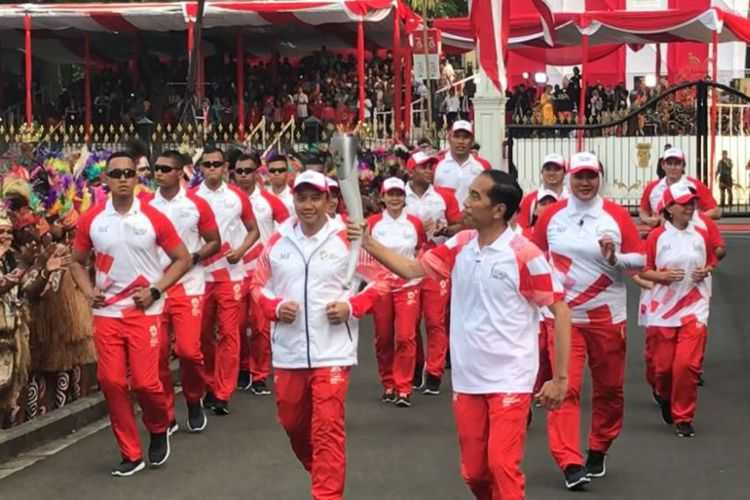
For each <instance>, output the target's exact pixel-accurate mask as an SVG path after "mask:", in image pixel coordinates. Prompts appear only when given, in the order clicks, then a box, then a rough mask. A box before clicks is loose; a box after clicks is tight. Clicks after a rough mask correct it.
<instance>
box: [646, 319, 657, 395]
mask: <svg viewBox="0 0 750 500" xmlns="http://www.w3.org/2000/svg"><path fill="white" fill-rule="evenodd" d="M658 330H659V329H658V328H653V327H647V328H646V338H645V339H644V340H645V345H644V346H643V361H644V363H645V365H646V382H648V385H650V386H651V390H652V391H654V392H656V375H655V373H654V343H655V342H654V341H655V338H656V334H657V333H658ZM657 394H658V393H657Z"/></svg>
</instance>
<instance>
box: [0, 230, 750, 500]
mask: <svg viewBox="0 0 750 500" xmlns="http://www.w3.org/2000/svg"><path fill="white" fill-rule="evenodd" d="M729 249H730V256H729V257H728V258H727V260H726V261H725V263H724V265H723V266H722V269H721V270H720V271H719V272H717V275H716V278H715V295H714V301H713V304H714V307H713V310H712V320H711V338H710V343H709V350H708V356H707V358H706V379H707V384H706V387H705V388H703V389H701V392H700V403H699V410H698V411H699V412H698V416H697V419H696V422H695V425H696V430H697V432H698V435H697V437H696V438H695V439H693V440H685V439H683V440H680V439H677V438H675V437H674V436H673V434H672V432H671V430H670V429H669V428H668V427H667V426H665V425H664V424H662V423H661V420H660V418H659V416H658V413H657V410H656V408H655V406H654V403H653V402H652V401H651V398H650V395H649V392H648V390H647V388H646V385H645V383H644V381H643V375H642V373H643V363H642V359H641V355H642V340H643V336H642V333H641V332H640V331H639V330H638V329H636V328H635V327H633V328H631V330H630V354H629V362H628V372H627V381H626V382H627V387H626V419H625V429H624V430H623V433H622V435H621V437H620V440H619V441H618V442H617V443H616V444H615V446H614V447H613V449H612V450H611V454H610V459H609V462H608V466H609V475H608V476H607V477H606V478H604V479H602V480H599V481H597V482H596V483H594V484H592V485H591V486H590V488H589V491H588V493H583V494H579V495H580V496H581V497H584V498H589V499H591V498H596V499H599V498H606V499H612V500H615V499H617V500H620V499H621V500H626V499H627V500H631V499H645V500H648V499H657V498H658V499H660V500H671V499H674V500H714V499H721V500H740V499H742V500H745V499H747V498H750V494H749V493H748V486H747V484H748V482H747V474H748V472H750V426H749V425H748V424H747V422H748V417H750V402H749V399H748V396H750V377H748V373H747V367H748V366H750V340H748V337H747V335H746V327H745V326H746V322H745V320H744V319H745V317H744V314H743V313H744V312H745V311H747V310H748V309H749V308H750V300H748V295H747V290H748V287H747V284H748V283H750V265H749V264H748V256H750V237H747V236H745V237H731V238H729ZM631 292H632V290H631ZM634 297H635V295H632V294H631V310H632V311H631V312H632V313H634V312H635V311H634V305H635V301H634V300H632V299H633V298H634ZM632 317H635V316H634V315H633V316H632ZM370 331H371V330H370V327H369V324H368V326H367V327H365V328H363V335H362V342H361V344H362V345H361V348H360V349H361V350H360V357H361V365H360V366H359V367H358V368H357V369H356V370H355V372H354V376H353V382H352V385H351V389H350V393H349V399H348V407H347V410H348V414H349V418H348V433H349V442H348V453H349V470H348V478H347V498H348V499H354V500H389V499H394V500H396V499H398V500H426V499H430V500H457V499H469V498H471V496H470V494H469V493H468V490H467V489H466V488H465V487H464V485H463V482H462V481H461V478H460V476H459V469H458V451H457V446H456V437H455V431H454V425H453V420H452V416H451V412H450V393H449V392H448V391H444V392H443V394H442V395H441V396H440V397H438V398H429V397H417V398H416V401H415V405H414V406H413V407H412V408H411V409H397V408H394V407H391V406H384V405H382V404H381V403H379V401H378V396H379V395H380V390H379V388H378V384H377V382H376V377H375V373H376V372H375V366H374V357H373V352H372V347H371V342H370V339H371V333H370ZM587 391H588V389H587ZM232 404H233V413H232V415H230V416H229V417H222V418H219V417H211V419H210V423H209V428H208V429H207V431H206V432H205V433H203V434H201V435H188V434H185V433H179V434H177V435H176V437H175V438H174V440H173V456H172V458H171V459H170V461H169V463H168V465H167V466H166V467H165V468H164V469H161V470H158V471H147V472H144V473H141V474H139V475H137V476H136V477H133V478H129V479H113V478H110V477H109V469H110V467H111V466H112V465H113V464H115V463H116V462H117V461H119V457H118V453H117V451H116V448H115V444H114V439H113V438H112V436H111V433H110V430H109V429H105V430H103V431H101V432H98V433H96V434H94V435H92V436H90V437H88V438H85V439H83V440H81V441H80V442H78V443H77V444H75V445H73V446H71V447H70V448H67V449H65V450H63V451H62V452H60V453H58V454H56V455H54V456H52V457H50V458H48V459H46V460H44V461H41V462H39V463H37V464H36V465H33V466H31V467H29V468H27V469H25V470H23V471H21V472H19V473H16V474H14V475H12V476H10V477H9V478H7V479H5V480H2V481H0V492H1V493H0V495H1V497H2V499H3V500H35V499H40V500H49V499H60V500H65V499H77V500H94V499H96V500H99V499H103V498H107V499H112V500H114V499H127V500H140V499H160V500H173V499H186V500H188V499H201V500H203V499H206V498H211V499H217V500H218V499H235V498H236V499H243V500H266V499H268V500H270V499H280V500H299V499H304V498H309V496H308V481H307V477H306V475H305V473H304V472H303V470H302V468H301V467H300V466H299V465H298V463H297V462H296V460H295V458H294V456H293V455H292V453H291V451H290V449H289V447H288V444H287V441H286V438H285V435H284V434H283V432H282V431H281V429H280V427H279V426H278V424H277V423H276V421H275V418H274V404H273V400H272V399H270V398H257V397H253V396H251V395H249V394H245V393H243V394H237V395H236V397H235V399H234V400H233V403H232ZM183 416H184V412H181V414H180V418H181V419H182V418H183ZM525 469H526V473H527V483H528V498H529V499H559V498H568V497H572V496H573V495H575V494H573V493H566V492H564V491H563V490H562V485H561V477H560V473H559V472H558V471H557V470H556V468H555V466H554V465H553V462H552V460H551V459H550V457H549V455H548V453H547V448H546V437H545V429H544V416H543V414H542V412H539V413H538V415H537V418H536V420H535V422H534V425H533V427H532V428H531V431H530V435H529V439H528V445H527V454H526V462H525Z"/></svg>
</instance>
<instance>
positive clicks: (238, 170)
mask: <svg viewBox="0 0 750 500" xmlns="http://www.w3.org/2000/svg"><path fill="white" fill-rule="evenodd" d="M256 170H257V168H249V167H248V168H235V169H234V173H235V174H238V175H250V174H254V173H255V171H256Z"/></svg>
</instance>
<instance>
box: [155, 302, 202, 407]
mask: <svg viewBox="0 0 750 500" xmlns="http://www.w3.org/2000/svg"><path fill="white" fill-rule="evenodd" d="M202 314H203V297H202V296H192V297H188V296H183V297H167V299H166V301H165V304H164V312H163V313H162V316H161V322H162V323H161V326H162V340H163V341H162V343H161V360H160V364H159V378H160V379H161V383H162V386H164V394H165V396H166V397H167V409H168V410H169V420H170V421H174V419H175V416H174V386H173V384H172V373H171V371H170V369H169V356H170V354H171V351H172V342H171V339H172V336H170V331H171V332H173V337H174V350H175V354H177V357H178V358H179V360H180V378H181V380H182V393H183V394H184V395H185V400H186V401H187V402H188V403H190V404H193V403H199V402H200V400H201V398H202V397H203V395H204V394H205V392H206V373H205V370H204V366H203V352H201V316H202Z"/></svg>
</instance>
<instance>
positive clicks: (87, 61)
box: [83, 32, 92, 140]
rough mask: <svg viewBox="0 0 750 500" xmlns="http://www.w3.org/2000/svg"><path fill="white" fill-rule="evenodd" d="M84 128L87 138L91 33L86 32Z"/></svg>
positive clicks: (89, 124)
mask: <svg viewBox="0 0 750 500" xmlns="http://www.w3.org/2000/svg"><path fill="white" fill-rule="evenodd" d="M83 58H84V66H83V101H84V103H83V106H84V112H83V113H84V114H83V128H84V129H86V134H85V136H86V139H87V140H88V138H89V137H90V135H91V104H92V103H91V35H90V34H89V33H88V32H86V33H85V34H84V39H83Z"/></svg>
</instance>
